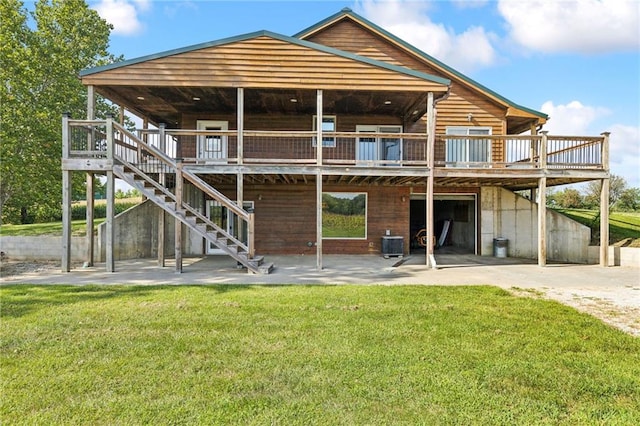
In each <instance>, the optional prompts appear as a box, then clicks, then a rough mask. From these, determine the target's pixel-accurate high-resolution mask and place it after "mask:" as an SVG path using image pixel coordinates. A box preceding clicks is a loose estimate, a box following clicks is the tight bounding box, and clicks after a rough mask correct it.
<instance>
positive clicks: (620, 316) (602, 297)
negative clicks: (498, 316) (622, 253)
mask: <svg viewBox="0 0 640 426" xmlns="http://www.w3.org/2000/svg"><path fill="white" fill-rule="evenodd" d="M511 292H512V293H513V294H515V295H517V296H524V297H538V298H544V299H551V300H556V301H558V302H560V303H562V304H565V305H567V306H571V307H572V308H575V309H577V310H578V311H580V312H584V313H587V314H589V315H592V316H594V317H596V318H598V319H600V320H601V321H603V322H604V323H606V324H609V325H611V326H613V327H615V328H618V329H620V330H622V331H624V332H625V333H629V334H631V335H632V336H636V337H640V286H638V287H628V288H625V289H623V290H610V291H596V290H576V289H543V290H537V289H536V290H533V289H520V288H512V289H511Z"/></svg>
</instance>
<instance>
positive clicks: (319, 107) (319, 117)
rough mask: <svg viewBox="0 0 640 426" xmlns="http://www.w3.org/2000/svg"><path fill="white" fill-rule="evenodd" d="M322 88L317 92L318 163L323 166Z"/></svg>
mask: <svg viewBox="0 0 640 426" xmlns="http://www.w3.org/2000/svg"><path fill="white" fill-rule="evenodd" d="M322 109H323V106H322V90H321V89H318V91H317V92H316V164H317V165H318V167H322Z"/></svg>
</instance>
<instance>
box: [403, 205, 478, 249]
mask: <svg viewBox="0 0 640 426" xmlns="http://www.w3.org/2000/svg"><path fill="white" fill-rule="evenodd" d="M426 205H427V203H426V201H425V196H424V195H423V194H413V195H412V197H411V205H410V209H411V211H410V216H409V223H410V227H411V229H410V233H411V246H410V247H411V251H412V252H415V253H420V252H424V247H422V246H420V245H419V244H418V242H417V240H416V238H415V236H416V235H417V234H418V232H420V230H421V229H423V228H425V218H426ZM476 205H477V202H476V195H475V194H436V195H434V197H433V206H434V233H435V237H436V253H460V254H476V241H477V240H478V238H477V219H476V218H477V213H476V212H477V209H476Z"/></svg>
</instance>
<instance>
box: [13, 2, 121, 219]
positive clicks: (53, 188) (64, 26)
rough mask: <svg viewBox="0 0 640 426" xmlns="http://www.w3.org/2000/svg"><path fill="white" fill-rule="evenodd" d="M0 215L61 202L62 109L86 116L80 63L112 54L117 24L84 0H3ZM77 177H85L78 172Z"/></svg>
mask: <svg viewBox="0 0 640 426" xmlns="http://www.w3.org/2000/svg"><path fill="white" fill-rule="evenodd" d="M0 22H1V24H0V77H1V79H0V81H2V84H1V85H0V122H1V123H2V125H1V126H0V141H1V144H0V217H1V218H2V219H3V220H5V221H9V222H15V221H18V220H21V221H25V220H26V219H27V218H28V216H29V214H28V211H29V210H35V208H37V207H52V208H53V207H59V205H60V201H61V198H62V196H61V191H62V189H61V188H62V185H61V181H62V173H61V170H60V160H61V156H62V152H61V151H62V146H61V116H62V114H63V113H64V112H70V113H71V114H72V115H73V116H74V117H85V116H86V90H85V89H84V88H83V86H82V84H81V83H80V81H79V79H78V73H79V71H80V70H81V69H83V68H87V67H93V66H98V65H103V64H106V63H110V62H113V61H114V60H115V58H113V56H112V55H110V54H109V53H108V52H107V47H108V43H109V34H110V31H111V29H112V27H111V26H110V25H109V24H108V23H107V22H106V21H104V20H103V19H101V18H100V16H99V15H98V14H97V12H96V11H94V10H92V9H89V7H88V6H87V4H86V2H85V1H84V0H39V1H37V2H36V3H35V5H34V8H33V11H28V10H27V9H26V8H25V7H24V3H23V2H22V1H20V0H0ZM78 178H79V179H78V182H77V185H82V176H78Z"/></svg>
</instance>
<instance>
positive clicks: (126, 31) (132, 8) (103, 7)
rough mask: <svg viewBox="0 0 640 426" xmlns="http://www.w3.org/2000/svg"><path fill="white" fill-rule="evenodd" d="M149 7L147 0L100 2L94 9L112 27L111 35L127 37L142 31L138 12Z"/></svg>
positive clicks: (109, 0)
mask: <svg viewBox="0 0 640 426" xmlns="http://www.w3.org/2000/svg"><path fill="white" fill-rule="evenodd" d="M150 6H151V2H150V1H149V0H100V2H99V3H98V4H96V5H95V6H94V9H95V10H96V11H97V12H98V14H99V15H100V17H102V18H103V19H105V20H106V21H107V22H108V23H110V24H112V25H113V34H119V35H125V36H127V35H134V34H138V33H140V32H141V31H142V29H143V25H142V23H141V22H140V20H139V17H138V12H142V11H146V10H148V9H149V8H150Z"/></svg>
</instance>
